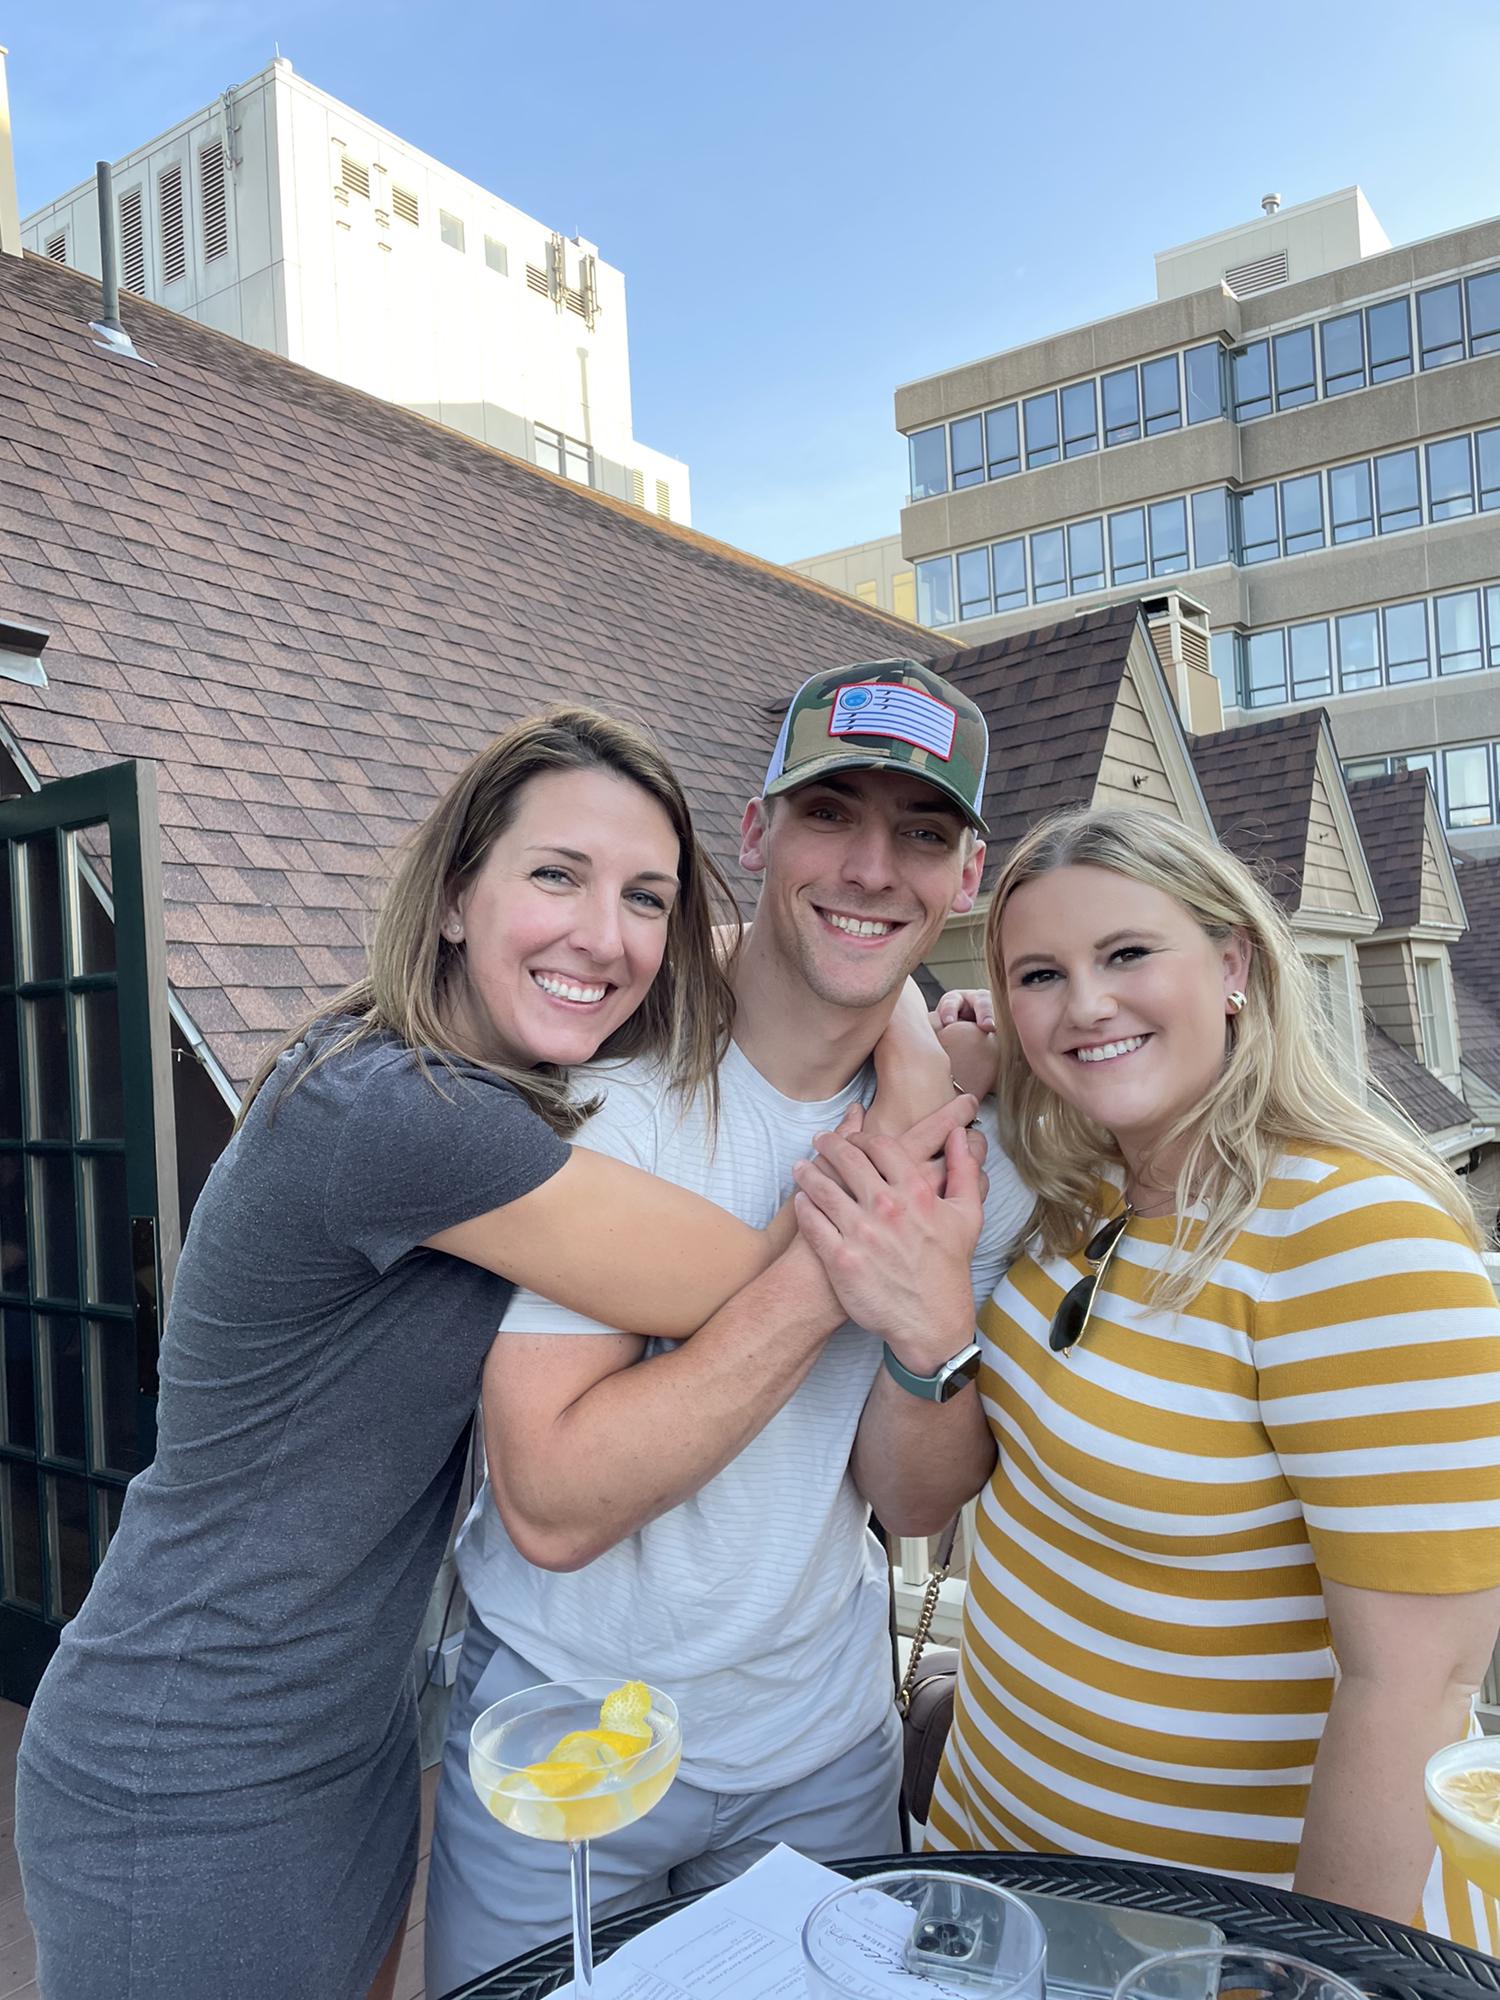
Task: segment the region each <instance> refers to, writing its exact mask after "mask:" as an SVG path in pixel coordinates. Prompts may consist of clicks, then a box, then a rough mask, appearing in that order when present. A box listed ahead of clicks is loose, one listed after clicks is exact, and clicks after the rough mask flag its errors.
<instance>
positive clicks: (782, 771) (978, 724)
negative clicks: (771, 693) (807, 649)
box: [761, 660, 990, 834]
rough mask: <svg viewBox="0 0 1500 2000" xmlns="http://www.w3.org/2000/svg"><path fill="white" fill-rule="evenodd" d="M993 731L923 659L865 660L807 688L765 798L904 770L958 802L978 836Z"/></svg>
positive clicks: (774, 758)
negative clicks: (869, 771)
mask: <svg viewBox="0 0 1500 2000" xmlns="http://www.w3.org/2000/svg"><path fill="white" fill-rule="evenodd" d="M989 751H990V733H989V730H988V729H987V728H986V726H985V720H984V717H983V716H982V715H981V714H980V712H979V710H978V709H977V708H976V707H975V706H974V704H973V702H972V701H970V700H969V698H968V696H967V695H962V694H960V693H959V691H958V689H957V688H955V687H950V685H949V684H948V682H947V681H945V680H944V679H943V678H942V676H941V674H935V673H934V672H933V671H932V669H931V667H924V666H923V665H922V664H921V663H920V661H918V660H866V661H863V662H862V663H861V664H860V665H858V666H853V667H829V668H826V669H825V670H824V671H823V672H822V673H821V674H814V675H813V677H812V679H811V680H809V681H804V682H803V683H802V686H801V687H800V688H798V690H797V692H796V694H794V695H793V696H792V702H791V706H790V707H789V708H788V710H787V712H786V718H785V720H784V721H783V723H782V725H781V734H780V735H779V736H778V737H777V739H776V748H775V750H774V751H773V752H772V755H771V762H770V765H769V767H768V768H767V771H766V781H765V783H764V785H763V786H762V787H761V796H762V797H763V798H768V799H774V798H776V797H778V796H779V795H780V794H781V793H782V792H794V791H796V789H797V787H798V786H799V785H807V784H811V782H812V780H813V779H814V778H827V777H830V776H832V774H833V773H834V772H835V771H858V770H863V769H866V768H876V769H878V768H880V767H881V766H883V765H887V764H888V765H891V766H893V767H901V768H904V769H906V770H909V771H910V772H911V773H912V775H913V776H914V777H919V778H921V780H922V781H923V783H924V784H928V785H931V786H933V787H934V789H935V790H937V791H940V792H942V793H943V794H944V796H945V797H947V798H950V799H952V801H953V803H954V804H955V805H956V806H958V807H959V808H960V810H961V811H962V813H963V816H964V818H965V819H966V820H967V821H968V823H969V825H970V826H972V827H973V828H974V830H975V832H976V833H980V834H985V833H987V832H988V829H987V827H986V826H985V823H984V821H983V819H982V818H981V817H980V812H979V808H980V806H981V805H982V804H983V802H984V771H985V765H986V763H987V761H988V758H989Z"/></svg>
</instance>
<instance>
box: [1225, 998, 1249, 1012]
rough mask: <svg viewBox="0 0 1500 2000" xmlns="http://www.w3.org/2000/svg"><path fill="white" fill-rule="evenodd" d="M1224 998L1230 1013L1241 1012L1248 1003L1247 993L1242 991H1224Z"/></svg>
mask: <svg viewBox="0 0 1500 2000" xmlns="http://www.w3.org/2000/svg"><path fill="white" fill-rule="evenodd" d="M1224 999H1225V1001H1226V1002H1227V1004H1228V1007H1229V1011H1230V1013H1231V1014H1240V1013H1243V1012H1244V1010H1245V1008H1246V1006H1247V1005H1248V1004H1249V1001H1248V997H1247V995H1245V994H1243V993H1226V994H1225V995H1224Z"/></svg>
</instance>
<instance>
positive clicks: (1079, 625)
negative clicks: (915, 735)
mask: <svg viewBox="0 0 1500 2000" xmlns="http://www.w3.org/2000/svg"><path fill="white" fill-rule="evenodd" d="M1140 615H1141V607H1140V601H1139V599H1137V598H1125V599H1122V600H1121V601H1120V602H1118V603H1115V604H1103V605H1100V606H1098V607H1097V608H1096V609H1095V610H1093V611H1080V612H1077V613H1075V614H1074V615H1073V616H1072V617H1071V618H1064V619H1060V620H1058V621H1057V622H1056V623H1054V624H1051V625H1030V626H1022V627H1020V628H1019V629H1018V630H1016V631H1013V632H1005V633H1002V634H1001V635H1000V637H999V638H998V639H987V640H985V641H984V642H983V643H982V644H980V645H978V646H967V647H964V648H962V649H961V650H960V651H959V652H958V653H957V654H956V655H955V656H953V657H952V658H950V660H949V662H948V666H947V668H945V670H944V671H945V672H955V673H956V672H961V671H962V670H963V669H965V668H969V667H977V666H983V665H985V664H986V663H987V662H988V661H990V660H1003V659H1008V658H1011V657H1013V656H1014V655H1016V654H1018V653H1032V652H1041V651H1044V650H1045V649H1046V648H1048V647H1050V646H1058V645H1063V644H1065V643H1067V642H1070V641H1072V640H1073V639H1076V638H1078V637H1079V635H1080V634H1082V633H1085V632H1095V631H1097V632H1101V633H1102V632H1108V631H1109V630H1110V629H1111V628H1113V627H1118V629H1119V632H1120V634H1121V635H1122V637H1123V639H1124V643H1125V645H1126V646H1128V644H1129V638H1130V635H1131V634H1133V632H1134V631H1135V627H1136V625H1137V623H1138V622H1139V619H1140Z"/></svg>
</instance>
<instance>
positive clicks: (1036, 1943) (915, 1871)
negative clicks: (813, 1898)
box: [802, 1868, 1047, 2000]
mask: <svg viewBox="0 0 1500 2000" xmlns="http://www.w3.org/2000/svg"><path fill="white" fill-rule="evenodd" d="M1046 1956H1047V1937H1046V1933H1045V1931H1044V1930H1043V1929H1042V1922H1041V1919H1040V1917H1038V1916H1037V1914H1036V1912H1035V1911H1034V1910H1033V1909H1031V1908H1030V1907H1029V1906H1028V1905H1027V1904H1025V1903H1023V1902H1022V1901H1021V1899H1020V1897H1019V1896H1012V1895H1011V1894H1010V1892H1009V1891H1008V1890H1006V1889H999V1888H996V1887H995V1885H994V1884H993V1883H991V1882H981V1881H979V1880H978V1879H977V1878H975V1877H974V1876H972V1875H948V1874H944V1873H943V1871H942V1870H941V1869H936V1868H901V1869H893V1870H892V1871H891V1872H890V1873H889V1874H885V1875H866V1876H864V1877H862V1878H861V1880H860V1881H858V1882H850V1883H848V1884H847V1885H846V1886H845V1887H844V1888H842V1889H835V1890H834V1892H833V1894H832V1895H831V1896H825V1897H824V1898H823V1900H822V1902H821V1903H819V1904H817V1905H816V1907H815V1908H814V1909H813V1910H812V1912H811V1913H810V1914H809V1916H808V1919H807V1921H806V1923H805V1924H804V1925H803V1926H802V1962H803V1963H802V1970H803V1977H804V1979H805V1980H806V1982H807V1990H808V1993H809V1994H810V1995H811V1996H812V2000H881V1996H884V1995H887V1994H890V1993H892V1992H897V1993H899V1992H901V1991H902V1990H903V1988H904V1987H905V1985H906V1984H907V1982H908V1979H909V1981H910V1986H911V1991H912V1995H913V2000H918V1996H924V2000H947V1996H956V2000H973V1996H980V1995H983V1996H985V2000H1043V1985H1042V1969H1043V1966H1044V1964H1045V1961H1046Z"/></svg>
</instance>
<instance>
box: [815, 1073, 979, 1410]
mask: <svg viewBox="0 0 1500 2000" xmlns="http://www.w3.org/2000/svg"><path fill="white" fill-rule="evenodd" d="M965 1102H966V1100H964V1099H957V1100H955V1103H956V1104H963V1103H965ZM968 1137H969V1135H968V1134H967V1132H965V1131H963V1130H961V1129H950V1131H949V1133H948V1136H947V1138H946V1140H945V1141H944V1145H943V1166H944V1170H945V1185H944V1188H943V1190H942V1191H939V1190H938V1189H936V1188H934V1187H933V1186H932V1184H931V1177H930V1176H929V1174H927V1173H926V1172H924V1171H923V1169H922V1168H921V1167H920V1166H918V1165H916V1164H914V1163H913V1161H912V1160H911V1159H910V1158H909V1157H908V1153H907V1149H906V1147H905V1146H903V1145H902V1144H901V1142H899V1141H896V1140H891V1139H883V1138H865V1137H854V1136H849V1135H845V1134H843V1133H837V1132H830V1133H826V1134H824V1135H823V1136H822V1137H820V1138H819V1140H818V1142H817V1145H818V1153H819V1155H820V1159H821V1160H822V1162H824V1163H826V1165H827V1166H829V1167H831V1168H832V1169H833V1171H834V1173H835V1174H836V1175H837V1177H838V1178H837V1180H835V1179H833V1178H831V1177H830V1175H829V1174H827V1173H824V1172H822V1171H820V1169H819V1167H818V1166H817V1165H815V1164H812V1163H807V1162H803V1163H800V1164H799V1165H798V1166H797V1167H796V1168H795V1169H794V1172H795V1175H796V1180H797V1189H798V1192H797V1197H796V1210H797V1224H798V1228H799V1229H800V1230H801V1232H802V1235H803V1237H804V1239H805V1240H806V1241H807V1243H808V1244H809V1245H810V1246H811V1247H812V1249H813V1251H814V1252H815V1253H816V1255H817V1258H818V1261H819V1262H820V1263H821V1264H822V1266H823V1269H824V1272H825V1274H826V1275H827V1278H828V1282H829V1284H830V1285H832V1287H833V1289H834V1291H835V1292H836V1293H837V1294H838V1299H839V1303H840V1305H842V1306H843V1308H844V1310H845V1311H846V1312H847V1313H848V1315H849V1317H850V1318H851V1319H852V1320H856V1321H857V1322H858V1323H859V1325H861V1326H863V1327H867V1328H868V1329H869V1330H870V1332H871V1333H876V1334H879V1335H880V1337H881V1338H882V1339H883V1340H886V1341H888V1342H889V1343H890V1346H891V1348H892V1350H893V1351H894V1352H895V1354H897V1355H898V1356H899V1358H900V1359H901V1360H902V1361H903V1362H905V1364H906V1366H907V1367H908V1368H910V1369H912V1370H913V1371H914V1372H915V1373H917V1374H919V1375H930V1374H931V1373H932V1372H933V1371H934V1370H935V1369H937V1368H938V1367H940V1366H941V1364H942V1363H943V1362H944V1361H946V1360H947V1359H948V1357H949V1356H950V1355H951V1354H954V1353H956V1352H957V1350H958V1349H959V1348H961V1347H963V1346H965V1345H966V1344H967V1343H968V1341H969V1340H971V1339H972V1338H973V1331H974V1295H973V1290H972V1287H971V1280H970V1273H969V1265H970V1261H971V1259H972V1258H973V1255H974V1246H975V1244H976V1242H977V1241H978V1239H979V1229H980V1224H981V1222H982V1220H983V1215H984V1209H983V1198H982V1195H981V1193H980V1179H981V1176H980V1170H979V1166H978V1163H977V1162H976V1160H975V1158H974V1155H973V1152H972V1150H971V1149H970V1146H969V1144H968Z"/></svg>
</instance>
